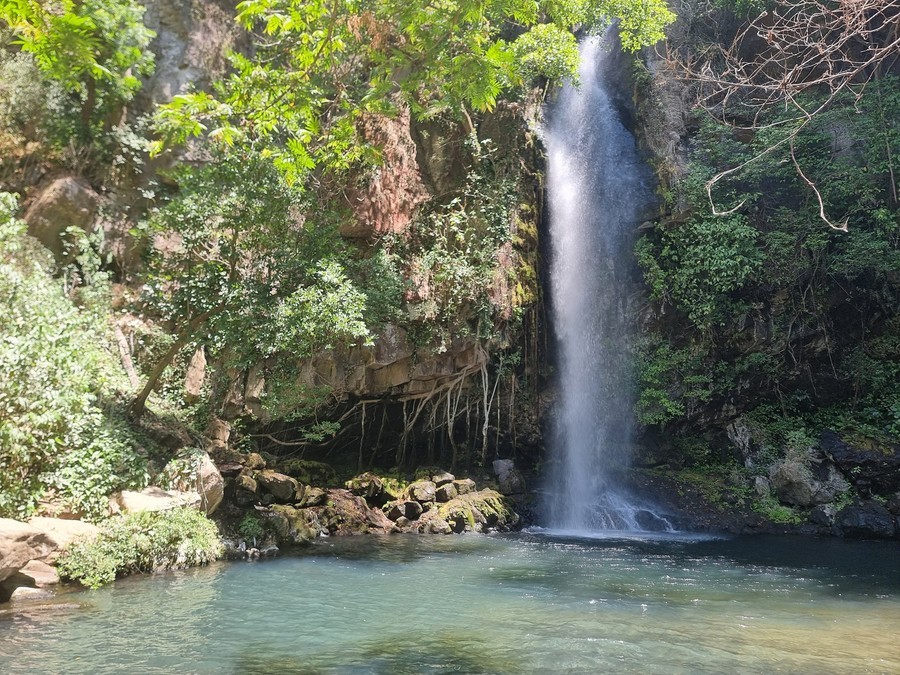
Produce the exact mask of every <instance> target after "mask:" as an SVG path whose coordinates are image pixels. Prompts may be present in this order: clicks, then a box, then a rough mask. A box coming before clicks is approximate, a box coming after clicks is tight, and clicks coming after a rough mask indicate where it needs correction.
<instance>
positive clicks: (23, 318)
mask: <svg viewBox="0 0 900 675" xmlns="http://www.w3.org/2000/svg"><path fill="white" fill-rule="evenodd" d="M15 209H16V201H15V197H14V196H13V195H10V194H7V193H0V307H2V316H3V320H2V322H0V373H2V374H3V377H2V378H0V516H11V517H15V518H26V517H27V516H28V515H30V514H31V513H32V512H33V510H34V508H35V506H36V504H37V501H38V499H40V498H41V496H42V495H44V494H45V493H46V491H47V490H48V489H53V490H55V491H56V492H57V494H58V495H59V496H60V497H61V498H62V499H63V500H64V501H65V502H67V504H68V505H69V506H70V507H73V508H74V509H76V510H77V511H79V512H81V513H84V514H85V515H86V516H87V517H88V518H90V519H97V518H101V517H103V516H104V515H105V511H106V496H107V495H108V494H109V493H110V492H113V491H115V490H118V489H122V488H126V487H141V486H142V485H143V484H145V483H146V479H147V476H146V462H145V458H144V457H143V456H142V455H141V454H140V453H138V452H136V451H135V448H136V445H137V444H136V439H135V438H134V436H133V434H132V433H131V431H130V430H129V428H128V427H127V425H126V424H125V423H124V421H123V420H122V418H121V416H120V415H119V414H118V413H117V406H116V404H115V402H114V401H115V390H116V384H117V382H118V380H119V379H121V378H122V377H123V374H122V373H121V367H120V366H119V364H118V360H117V358H116V356H115V355H114V354H113V353H112V352H111V351H110V350H109V349H107V348H106V345H107V340H106V331H107V327H106V321H107V315H106V314H105V312H100V311H92V310H89V309H87V308H84V307H78V306H76V305H75V304H74V303H73V302H72V300H71V299H70V298H69V297H68V294H67V293H66V290H65V288H64V286H63V282H62V281H61V280H59V279H55V278H53V277H52V276H51V275H50V273H49V271H48V270H49V269H50V261H49V258H48V255H47V252H46V251H45V250H44V249H43V248H42V247H41V246H39V245H38V244H37V242H36V241H34V240H33V239H32V238H31V237H29V236H27V235H26V234H25V226H24V224H23V223H22V222H21V221H18V220H16V219H15V218H14V217H13V214H14V213H15Z"/></svg>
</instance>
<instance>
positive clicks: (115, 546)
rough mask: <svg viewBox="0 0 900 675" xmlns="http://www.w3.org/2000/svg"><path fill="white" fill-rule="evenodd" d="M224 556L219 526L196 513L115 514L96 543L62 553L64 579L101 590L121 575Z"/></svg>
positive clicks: (59, 565) (76, 545)
mask: <svg viewBox="0 0 900 675" xmlns="http://www.w3.org/2000/svg"><path fill="white" fill-rule="evenodd" d="M221 555H222V543H221V541H220V540H219V533H218V530H217V529H216V526H215V523H213V522H212V521H211V520H209V519H208V518H207V517H206V516H204V515H203V514H202V513H200V512H199V511H197V510H195V509H191V508H177V509H172V510H170V511H143V512H139V513H133V514H128V515H126V516H116V517H114V518H110V519H109V520H108V521H106V522H105V523H104V524H103V527H102V529H101V532H100V534H99V536H98V537H97V538H96V539H93V540H89V541H82V542H75V543H74V544H72V545H71V546H70V547H69V548H68V549H67V550H66V551H64V552H63V553H62V555H60V557H59V560H58V561H57V569H58V570H59V574H60V576H61V577H63V578H66V579H72V580H73V581H78V582H80V583H81V584H83V585H84V586H87V587H88V588H99V587H100V586H103V585H104V584H108V583H110V582H112V581H114V580H115V578H116V577H117V576H121V575H123V574H131V573H134V572H155V571H157V570H160V569H172V568H180V567H190V566H194V565H203V564H206V563H209V562H211V561H213V560H216V559H217V558H219V557H220V556H221Z"/></svg>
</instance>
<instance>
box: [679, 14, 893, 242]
mask: <svg viewBox="0 0 900 675" xmlns="http://www.w3.org/2000/svg"><path fill="white" fill-rule="evenodd" d="M898 57H900V0H836V1H833V0H800V1H799V2H798V1H796V0H777V2H776V4H775V8H774V9H773V10H771V11H764V12H762V13H761V14H760V15H759V16H757V17H756V18H755V19H753V20H751V21H749V22H747V23H746V24H745V25H744V26H743V27H742V28H740V29H739V30H738V32H737V34H736V35H735V37H734V38H733V39H732V40H731V41H730V42H729V43H728V44H727V45H725V46H722V45H713V46H711V47H710V48H709V49H708V50H704V51H703V52H701V53H700V54H688V55H685V54H678V53H671V54H669V61H670V64H671V65H672V66H673V67H674V68H675V69H676V70H677V71H678V72H679V73H680V74H681V76H682V77H683V78H685V79H686V80H687V81H689V82H692V83H694V84H696V85H697V90H698V103H699V105H700V106H701V107H702V108H703V109H705V110H706V111H707V112H709V113H710V114H711V115H713V116H714V117H715V118H716V119H718V120H720V121H721V122H723V123H725V124H729V125H731V126H735V127H739V128H743V129H747V130H753V131H758V130H760V129H765V128H769V127H772V126H778V127H781V128H782V129H783V130H784V133H783V134H782V135H781V137H780V138H779V139H778V140H777V141H775V142H773V143H772V144H770V145H769V146H767V147H766V148H765V149H764V150H762V152H761V153H757V154H756V155H755V156H753V157H751V158H750V159H748V160H746V161H744V162H742V163H741V164H739V165H737V166H736V167H733V168H731V169H727V170H725V171H722V172H720V173H718V174H716V175H715V176H713V177H712V178H710V180H709V181H708V183H707V194H708V196H709V200H710V204H711V205H712V207H713V211H714V212H715V213H717V214H722V215H725V214H728V213H732V212H734V211H735V210H736V209H738V208H740V206H741V204H738V206H736V207H734V208H731V209H728V210H726V211H721V210H719V209H717V207H716V206H715V203H714V200H713V197H712V188H713V187H714V186H715V185H716V183H718V182H719V181H720V180H722V179H723V178H725V177H726V176H729V175H732V174H734V173H736V172H738V171H741V170H742V169H744V168H745V167H746V166H747V165H748V164H750V163H752V162H754V161H756V160H757V159H759V157H761V156H762V155H764V154H768V153H769V152H772V151H773V150H775V149H777V148H780V147H785V146H786V147H787V149H788V151H789V156H790V160H791V163H792V164H793V166H794V169H795V171H796V172H797V174H798V176H799V177H800V178H801V179H802V180H803V182H804V183H805V184H806V185H807V186H808V187H809V188H810V189H811V190H812V191H813V192H814V194H815V196H816V198H817V200H818V205H819V216H820V218H821V219H822V220H823V221H824V222H825V223H827V224H828V225H829V226H830V227H833V228H835V229H839V230H846V228H847V221H846V219H844V220H842V221H840V222H835V221H834V220H833V219H832V218H830V217H829V216H828V215H827V214H826V209H825V203H824V200H823V198H822V194H821V193H820V191H819V189H818V188H817V187H816V184H815V183H814V181H812V180H810V178H809V177H808V176H807V174H806V172H804V170H803V168H802V167H801V165H800V162H799V160H798V158H797V152H796V140H797V138H798V135H799V134H800V133H801V132H802V131H803V129H804V128H805V127H806V126H807V125H808V124H809V123H810V122H811V121H812V119H813V118H814V117H815V116H816V115H819V114H820V113H822V112H823V111H825V110H827V109H828V108H829V107H830V106H831V105H832V103H833V102H834V101H835V100H836V99H837V97H839V96H841V95H843V94H846V93H849V94H852V95H853V96H854V97H855V98H856V99H857V100H859V99H860V98H862V97H863V96H864V95H866V93H867V91H868V90H869V89H870V88H871V87H870V85H871V84H872V83H873V81H877V80H878V78H879V77H880V76H881V75H882V74H884V73H885V72H888V71H889V70H890V69H891V68H892V67H894V66H895V65H896V62H897V58H898ZM876 95H878V92H877V91H876ZM779 108H781V109H783V110H786V111H789V113H790V114H781V115H778V116H777V117H776V118H775V119H773V118H772V115H771V112H772V111H773V110H778V109H779ZM887 151H888V153H889V154H890V147H889V146H888V147H887ZM890 171H891V184H892V194H893V200H894V202H895V203H896V201H897V187H896V181H895V178H894V170H893V166H892V159H891V169H890Z"/></svg>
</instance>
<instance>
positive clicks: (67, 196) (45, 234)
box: [25, 176, 100, 260]
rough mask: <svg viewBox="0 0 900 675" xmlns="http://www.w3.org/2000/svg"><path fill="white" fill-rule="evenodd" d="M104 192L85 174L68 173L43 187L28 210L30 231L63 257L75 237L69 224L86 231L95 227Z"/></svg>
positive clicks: (27, 217)
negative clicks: (93, 184)
mask: <svg viewBox="0 0 900 675" xmlns="http://www.w3.org/2000/svg"><path fill="white" fill-rule="evenodd" d="M99 205H100V196H99V195H98V194H97V193H96V192H94V190H93V189H92V188H91V186H90V185H89V184H88V182H87V181H85V180H84V179H82V178H77V177H75V176H64V177H62V178H57V179H55V180H54V181H52V182H51V183H49V184H48V185H46V186H44V187H43V188H41V189H40V190H39V191H38V193H37V195H36V196H35V198H34V200H33V201H32V202H31V206H30V207H29V208H28V210H27V211H26V212H25V222H26V223H28V233H29V234H30V235H32V236H33V237H35V238H36V239H37V240H38V241H40V242H41V243H42V244H43V245H44V246H45V247H47V248H48V249H49V250H50V251H51V252H52V253H53V256H54V257H55V258H56V259H57V260H63V259H64V258H65V257H66V256H67V254H68V251H67V250H66V248H67V244H71V243H72V241H71V238H70V237H68V235H67V234H66V230H68V229H69V228H76V229H79V230H82V231H83V232H91V231H93V229H94V217H95V216H96V214H97V209H98V208H99Z"/></svg>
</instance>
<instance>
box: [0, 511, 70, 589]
mask: <svg viewBox="0 0 900 675" xmlns="http://www.w3.org/2000/svg"><path fill="white" fill-rule="evenodd" d="M55 550H56V545H55V542H54V541H53V540H52V539H51V538H50V536H49V535H48V534H47V533H46V532H43V531H42V530H39V529H38V528H36V527H34V526H33V525H29V524H27V523H22V522H20V521H18V520H12V519H11V518H0V581H3V580H4V579H6V578H7V577H11V576H12V575H13V574H15V573H16V572H18V571H19V570H20V569H22V568H23V567H25V565H27V564H28V563H29V562H30V561H31V560H39V559H41V558H44V557H46V556H47V555H49V554H50V553H52V552H53V551H55Z"/></svg>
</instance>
